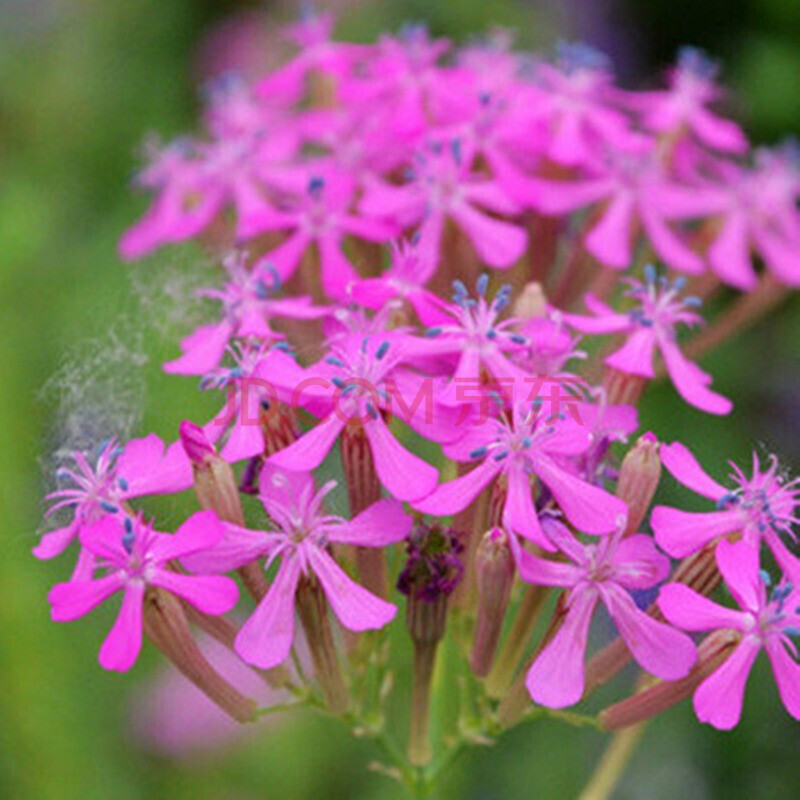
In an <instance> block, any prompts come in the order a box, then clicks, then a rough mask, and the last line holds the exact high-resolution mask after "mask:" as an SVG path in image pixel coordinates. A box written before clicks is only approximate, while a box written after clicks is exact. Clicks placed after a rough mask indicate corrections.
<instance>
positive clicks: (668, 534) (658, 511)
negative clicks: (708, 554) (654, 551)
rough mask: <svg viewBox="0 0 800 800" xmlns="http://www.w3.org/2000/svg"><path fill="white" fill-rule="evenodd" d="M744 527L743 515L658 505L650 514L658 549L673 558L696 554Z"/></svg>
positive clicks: (733, 510)
mask: <svg viewBox="0 0 800 800" xmlns="http://www.w3.org/2000/svg"><path fill="white" fill-rule="evenodd" d="M740 525H741V513H740V512H739V511H738V510H737V509H732V510H730V511H709V512H695V511H681V510H680V509H678V508H669V507H668V506H656V507H655V508H654V509H653V511H652V513H651V514H650V526H651V527H652V529H653V532H654V533H655V537H656V541H657V542H658V546H659V547H660V548H661V549H662V550H663V551H664V552H665V553H669V554H670V555H671V556H672V557H673V558H685V557H686V556H688V555H691V554H692V553H696V552H697V551H698V550H700V548H701V547H704V546H705V545H706V544H708V543H709V542H710V541H712V539H716V538H717V537H718V536H724V535H725V534H728V533H732V532H733V531H735V530H736V529H737V528H738V527H739V526H740Z"/></svg>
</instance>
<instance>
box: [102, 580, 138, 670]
mask: <svg viewBox="0 0 800 800" xmlns="http://www.w3.org/2000/svg"><path fill="white" fill-rule="evenodd" d="M144 591H145V584H144V581H138V580H136V581H131V582H130V583H128V584H127V585H126V586H125V593H124V594H123V596H122V605H121V606H120V609H119V614H118V615H117V619H116V622H114V625H113V627H112V628H111V630H110V631H109V633H108V636H106V638H105V641H104V642H103V645H102V647H101V648H100V657H99V659H98V660H99V661H100V666H101V667H103V669H108V670H114V671H115V672H126V671H127V670H129V669H130V668H131V667H132V666H133V664H134V662H135V661H136V659H137V657H138V655H139V651H140V650H141V649H142V606H143V603H144Z"/></svg>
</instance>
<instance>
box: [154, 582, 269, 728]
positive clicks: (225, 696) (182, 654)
mask: <svg viewBox="0 0 800 800" xmlns="http://www.w3.org/2000/svg"><path fill="white" fill-rule="evenodd" d="M143 624H144V631H145V633H146V634H147V637H148V639H150V640H151V641H152V642H153V644H154V645H155V646H156V647H158V649H159V650H161V652H162V653H164V655H165V656H166V657H167V658H168V659H169V660H170V661H171V662H172V663H173V664H174V665H175V667H177V669H178V670H179V671H180V672H181V673H182V674H183V675H184V676H185V677H186V678H188V679H189V680H190V681H191V682H192V683H193V684H194V685H195V686H197V688H198V689H200V690H201V691H203V692H204V693H205V694H206V695H207V696H208V697H209V698H210V699H211V700H213V701H214V702H215V703H216V704H217V705H218V706H219V707H220V708H221V709H222V710H223V711H225V712H227V713H228V714H230V716H231V717H233V718H234V719H235V720H237V721H238V722H253V721H254V720H255V719H256V716H257V710H258V703H256V701H255V700H253V699H252V698H250V697H245V696H244V695H243V694H241V692H239V690H238V689H236V688H235V687H234V686H232V685H231V684H230V683H229V682H228V681H227V680H226V679H225V678H223V677H222V676H221V675H220V674H219V673H218V672H217V671H216V670H215V669H214V668H213V667H212V666H211V664H209V662H208V660H207V659H206V657H205V656H204V655H203V653H202V652H201V651H200V648H199V647H198V646H197V643H196V642H195V640H194V637H193V636H192V632H191V629H190V628H189V623H188V621H187V619H186V615H185V614H184V611H183V607H182V606H181V603H180V601H179V600H178V599H177V598H175V597H173V595H171V594H170V593H169V592H167V591H165V590H164V589H161V588H159V587H157V586H148V588H147V593H146V595H145V603H144V614H143Z"/></svg>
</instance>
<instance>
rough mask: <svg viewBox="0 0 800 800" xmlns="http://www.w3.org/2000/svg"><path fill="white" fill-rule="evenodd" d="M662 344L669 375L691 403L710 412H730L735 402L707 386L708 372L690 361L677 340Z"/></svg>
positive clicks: (681, 393)
mask: <svg viewBox="0 0 800 800" xmlns="http://www.w3.org/2000/svg"><path fill="white" fill-rule="evenodd" d="M660 346H661V354H662V355H663V356H664V364H665V366H666V368H667V372H668V373H669V377H670V378H671V379H672V383H673V384H674V386H675V388H676V389H677V390H678V394H679V395H680V396H681V397H682V398H683V399H684V400H685V401H686V402H687V403H689V405H692V406H694V407H695V408H699V409H700V410H701V411H706V412H707V413H709V414H720V415H722V414H730V412H731V409H732V408H733V403H731V401H730V400H728V398H727V397H723V396H722V395H721V394H717V393H716V392H712V391H711V390H710V389H709V388H707V386H706V382H707V380H708V376H707V375H706V373H705V372H703V371H702V370H701V369H700V368H699V367H698V366H697V365H696V364H694V363H692V362H691V361H689V360H688V359H687V358H686V356H684V355H683V353H682V352H681V351H680V348H679V347H678V345H677V344H675V342H668V341H662V342H661V343H660Z"/></svg>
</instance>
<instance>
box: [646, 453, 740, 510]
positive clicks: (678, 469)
mask: <svg viewBox="0 0 800 800" xmlns="http://www.w3.org/2000/svg"><path fill="white" fill-rule="evenodd" d="M660 455H661V463H662V464H663V465H664V466H665V467H666V468H667V469H668V470H669V472H670V474H671V475H672V477H673V478H675V480H677V481H680V482H681V483H682V484H683V485H684V486H688V487H689V488H690V489H691V490H692V491H693V492H697V494H701V495H703V497H708V498H709V499H710V500H714V501H717V500H719V499H720V498H722V497H724V496H725V495H726V494H727V491H728V490H727V489H726V488H725V487H724V486H722V485H721V484H719V483H717V482H716V481H715V480H714V479H713V478H712V477H711V476H710V475H709V474H708V473H707V472H706V471H705V470H704V469H703V468H702V467H701V466H700V462H699V461H698V460H697V459H696V458H695V457H694V454H693V453H692V452H691V450H689V448H688V447H686V446H685V445H683V444H681V443H680V442H673V443H672V444H662V445H661V450H660Z"/></svg>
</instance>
